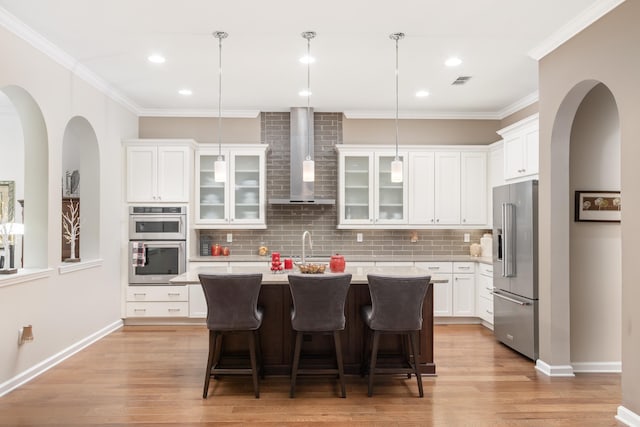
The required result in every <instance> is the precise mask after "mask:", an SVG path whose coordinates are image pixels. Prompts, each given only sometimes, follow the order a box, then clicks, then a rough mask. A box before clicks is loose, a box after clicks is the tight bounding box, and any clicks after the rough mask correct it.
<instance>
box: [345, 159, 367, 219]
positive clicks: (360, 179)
mask: <svg viewBox="0 0 640 427" xmlns="http://www.w3.org/2000/svg"><path fill="white" fill-rule="evenodd" d="M338 162H339V163H338V169H339V170H340V171H341V173H340V175H339V180H340V184H339V187H338V192H339V193H340V194H339V198H340V202H339V203H338V205H339V206H338V215H339V218H340V220H339V221H338V222H339V223H340V224H350V225H358V224H359V225H367V224H373V218H374V214H373V212H374V206H373V198H374V194H373V153H353V154H348V153H344V154H343V155H341V156H339V159H338Z"/></svg>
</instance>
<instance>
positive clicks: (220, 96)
mask: <svg viewBox="0 0 640 427" xmlns="http://www.w3.org/2000/svg"><path fill="white" fill-rule="evenodd" d="M222 39H223V37H219V38H218V157H222Z"/></svg>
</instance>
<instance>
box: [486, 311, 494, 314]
mask: <svg viewBox="0 0 640 427" xmlns="http://www.w3.org/2000/svg"><path fill="white" fill-rule="evenodd" d="M485 311H486V312H487V314H493V311H489V310H485Z"/></svg>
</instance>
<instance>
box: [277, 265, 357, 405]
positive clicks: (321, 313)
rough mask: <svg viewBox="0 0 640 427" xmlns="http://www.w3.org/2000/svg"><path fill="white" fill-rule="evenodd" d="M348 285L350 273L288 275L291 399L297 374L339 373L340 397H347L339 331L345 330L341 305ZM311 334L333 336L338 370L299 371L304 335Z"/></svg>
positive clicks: (344, 299) (345, 298) (293, 394)
mask: <svg viewBox="0 0 640 427" xmlns="http://www.w3.org/2000/svg"><path fill="white" fill-rule="evenodd" d="M350 283H351V274H331V275H321V274H319V275H309V274H289V288H290V289H291V296H292V298H293V309H292V310H291V326H292V327H293V330H295V331H296V344H295V350H294V354H293V366H292V369H291V390H290V391H289V396H290V397H295V392H296V379H297V376H298V374H338V378H339V379H340V388H341V391H342V397H346V396H347V391H346V388H345V385H344V367H343V363H342V344H341V342H340V331H342V330H344V326H345V323H346V320H345V316H344V305H345V302H346V300H347V292H348V291H349V284H350ZM312 333H313V334H318V333H320V334H333V343H334V347H335V352H336V363H337V369H298V367H299V365H300V353H301V347H302V338H303V336H304V334H312Z"/></svg>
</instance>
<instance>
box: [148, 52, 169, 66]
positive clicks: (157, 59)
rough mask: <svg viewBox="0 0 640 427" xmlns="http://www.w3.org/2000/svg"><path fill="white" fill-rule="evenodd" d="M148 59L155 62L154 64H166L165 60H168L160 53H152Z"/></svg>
mask: <svg viewBox="0 0 640 427" xmlns="http://www.w3.org/2000/svg"><path fill="white" fill-rule="evenodd" d="M147 59H148V60H149V62H153V63H154V64H164V62H165V61H166V59H165V57H164V56H162V55H158V54H153V55H150V56H149V57H147Z"/></svg>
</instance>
